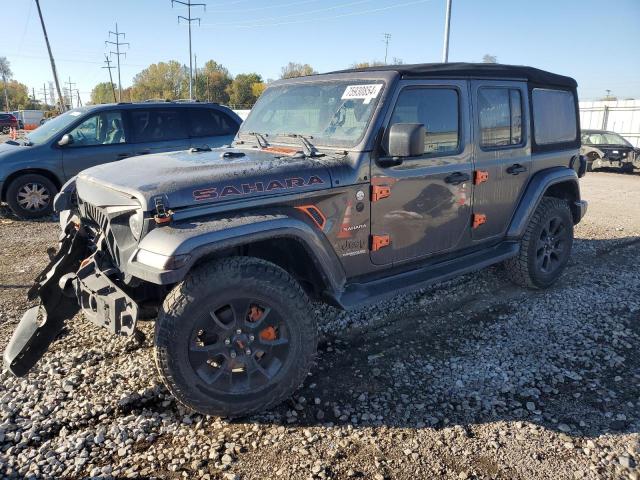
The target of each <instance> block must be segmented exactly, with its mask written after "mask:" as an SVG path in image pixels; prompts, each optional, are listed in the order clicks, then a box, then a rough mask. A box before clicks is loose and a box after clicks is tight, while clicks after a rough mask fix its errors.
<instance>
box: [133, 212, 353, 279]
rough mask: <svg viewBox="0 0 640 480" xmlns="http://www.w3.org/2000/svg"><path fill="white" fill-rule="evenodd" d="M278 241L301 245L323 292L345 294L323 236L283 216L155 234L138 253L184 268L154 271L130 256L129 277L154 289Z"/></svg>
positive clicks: (234, 219)
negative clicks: (236, 250)
mask: <svg viewBox="0 0 640 480" xmlns="http://www.w3.org/2000/svg"><path fill="white" fill-rule="evenodd" d="M277 238H292V239H294V240H296V241H298V242H300V243H301V244H302V245H303V247H304V248H305V250H306V251H307V252H308V253H309V256H310V257H311V258H312V259H313V261H314V263H315V266H316V267H317V269H318V271H319V272H320V273H321V275H322V277H323V281H324V283H325V285H326V287H327V288H328V289H329V290H332V291H334V292H339V291H341V290H342V289H343V287H344V284H345V272H344V269H343V267H342V265H341V263H340V262H339V260H338V258H337V256H336V254H335V252H334V251H333V249H332V247H331V245H330V243H329V241H328V240H327V239H326V237H325V236H324V234H323V233H322V232H321V231H320V230H318V228H316V227H313V226H311V225H309V224H307V223H306V222H304V221H303V220H300V219H297V218H294V217H291V216H288V215H284V214H269V215H246V216H237V217H232V218H220V219H215V220H205V221H202V222H183V223H176V224H174V225H170V226H167V227H162V228H156V229H154V230H152V231H151V232H149V234H148V235H147V236H145V237H144V238H143V239H142V241H141V242H140V245H139V249H143V250H147V251H150V252H153V253H158V254H161V255H165V256H178V255H189V256H190V257H189V260H188V262H187V263H186V264H185V265H184V266H182V267H181V268H179V269H177V270H169V271H158V270H156V271H152V269H151V268H150V267H146V266H144V265H141V264H140V263H138V262H136V261H135V254H134V256H132V258H131V260H130V261H129V263H128V268H127V270H128V272H127V273H130V274H132V275H133V276H135V277H138V278H141V279H143V280H147V281H150V282H153V283H157V284H163V285H166V284H171V283H176V282H179V281H181V280H182V279H183V278H184V276H185V275H186V274H187V272H188V271H189V270H190V269H191V267H192V266H193V265H194V264H195V263H197V262H198V260H200V259H202V258H203V257H206V256H209V255H211V254H212V253H215V252H219V251H223V250H227V249H229V248H233V247H239V246H243V245H249V244H251V243H254V242H259V241H264V240H271V239H277Z"/></svg>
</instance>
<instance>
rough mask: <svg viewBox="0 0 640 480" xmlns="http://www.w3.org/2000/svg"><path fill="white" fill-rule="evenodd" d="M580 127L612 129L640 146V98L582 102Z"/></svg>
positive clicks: (584, 128)
mask: <svg viewBox="0 0 640 480" xmlns="http://www.w3.org/2000/svg"><path fill="white" fill-rule="evenodd" d="M580 127H581V128H582V129H583V130H586V129H589V128H593V129H598V130H610V131H613V132H616V133H619V134H620V135H622V136H623V137H624V138H626V139H627V140H629V142H631V144H632V145H634V146H636V147H640V100H615V101H597V102H580Z"/></svg>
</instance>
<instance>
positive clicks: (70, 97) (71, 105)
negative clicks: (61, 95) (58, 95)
mask: <svg viewBox="0 0 640 480" xmlns="http://www.w3.org/2000/svg"><path fill="white" fill-rule="evenodd" d="M66 84H67V85H69V106H70V107H71V108H73V87H72V85H75V83H72V82H71V77H69V81H68V82H66Z"/></svg>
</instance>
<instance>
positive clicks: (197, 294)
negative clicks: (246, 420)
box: [155, 257, 318, 418]
mask: <svg viewBox="0 0 640 480" xmlns="http://www.w3.org/2000/svg"><path fill="white" fill-rule="evenodd" d="M238 293H240V296H242V297H246V298H262V299H264V298H267V299H269V302H270V304H271V305H272V307H273V309H274V310H276V309H277V311H279V312H281V317H282V318H283V319H286V320H284V321H285V322H286V324H287V325H286V329H287V331H288V332H289V350H288V353H287V357H286V360H285V361H284V362H283V363H282V365H281V367H280V369H279V370H278V371H277V373H276V374H275V376H274V377H273V379H271V380H270V381H269V383H267V385H266V386H265V387H264V388H263V389H262V390H261V391H260V392H258V393H249V394H242V393H228V392H222V391H220V390H215V389H211V388H210V387H209V386H208V385H207V383H206V382H204V381H203V379H202V378H201V377H200V376H198V374H196V372H195V370H194V368H193V367H192V364H191V363H190V357H189V348H190V347H189V345H190V343H189V342H190V338H191V335H192V331H193V329H194V328H197V327H196V325H198V323H196V322H197V321H198V320H197V318H202V315H203V313H205V315H206V312H210V311H211V309H215V308H216V306H217V305H219V304H221V303H224V301H225V298H235V297H237V296H238ZM317 343H318V333H317V327H316V320H315V316H314V314H313V310H312V308H311V303H310V301H309V298H308V297H307V295H306V293H305V292H304V291H303V289H302V288H301V287H300V284H299V283H298V282H297V281H296V280H295V279H294V278H293V277H291V276H290V275H289V274H288V273H287V272H286V271H285V270H283V269H282V268H280V267H278V266H277V265H274V264H273V263H270V262H267V261H265V260H262V259H258V258H253V257H231V258H225V259H222V260H217V261H213V262H211V263H208V264H204V265H202V266H199V267H197V268H196V269H194V270H193V271H192V272H191V273H190V274H189V275H188V276H187V277H186V279H185V280H184V281H183V282H181V283H179V284H178V285H176V287H175V288H174V289H173V290H172V291H171V292H170V293H169V295H168V296H167V297H166V299H165V300H164V303H163V305H162V308H161V309H160V313H159V316H158V320H157V321H156V327H155V360H156V366H157V368H158V371H159V373H160V376H161V377H162V379H163V381H164V383H165V385H166V386H167V388H168V389H169V390H170V391H171V393H172V394H173V395H174V396H175V397H176V399H177V400H178V401H179V402H180V403H182V404H183V405H185V406H187V407H188V408H190V409H192V410H195V411H197V412H200V413H202V414H206V415H215V416H221V417H229V418H233V417H241V416H246V415H249V414H252V413H257V412H259V411H263V410H266V409H269V408H271V407H273V406H275V405H277V404H279V403H281V402H282V401H284V400H286V399H287V398H289V397H290V396H291V395H292V394H293V393H294V392H295V391H296V390H297V389H298V387H299V386H300V385H301V384H302V382H303V381H304V379H305V378H306V376H307V374H308V372H309V370H310V368H311V364H312V362H313V359H314V357H315V354H316V349H317Z"/></svg>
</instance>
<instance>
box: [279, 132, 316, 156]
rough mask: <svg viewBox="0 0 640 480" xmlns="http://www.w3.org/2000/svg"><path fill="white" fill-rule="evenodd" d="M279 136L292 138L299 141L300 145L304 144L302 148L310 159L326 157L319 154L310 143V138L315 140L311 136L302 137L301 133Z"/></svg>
mask: <svg viewBox="0 0 640 480" xmlns="http://www.w3.org/2000/svg"><path fill="white" fill-rule="evenodd" d="M277 136H278V137H290V138H297V139H299V140H300V143H302V146H303V147H304V149H305V152H304V153H305V154H306V155H307V156H308V157H322V156H324V153H320V152H318V150H317V149H316V147H315V146H314V145H313V144H312V143H311V142H310V141H309V139H310V138H313V137H312V136H311V135H309V136H308V137H307V136H304V135H301V134H299V133H279V134H278V135H277Z"/></svg>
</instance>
